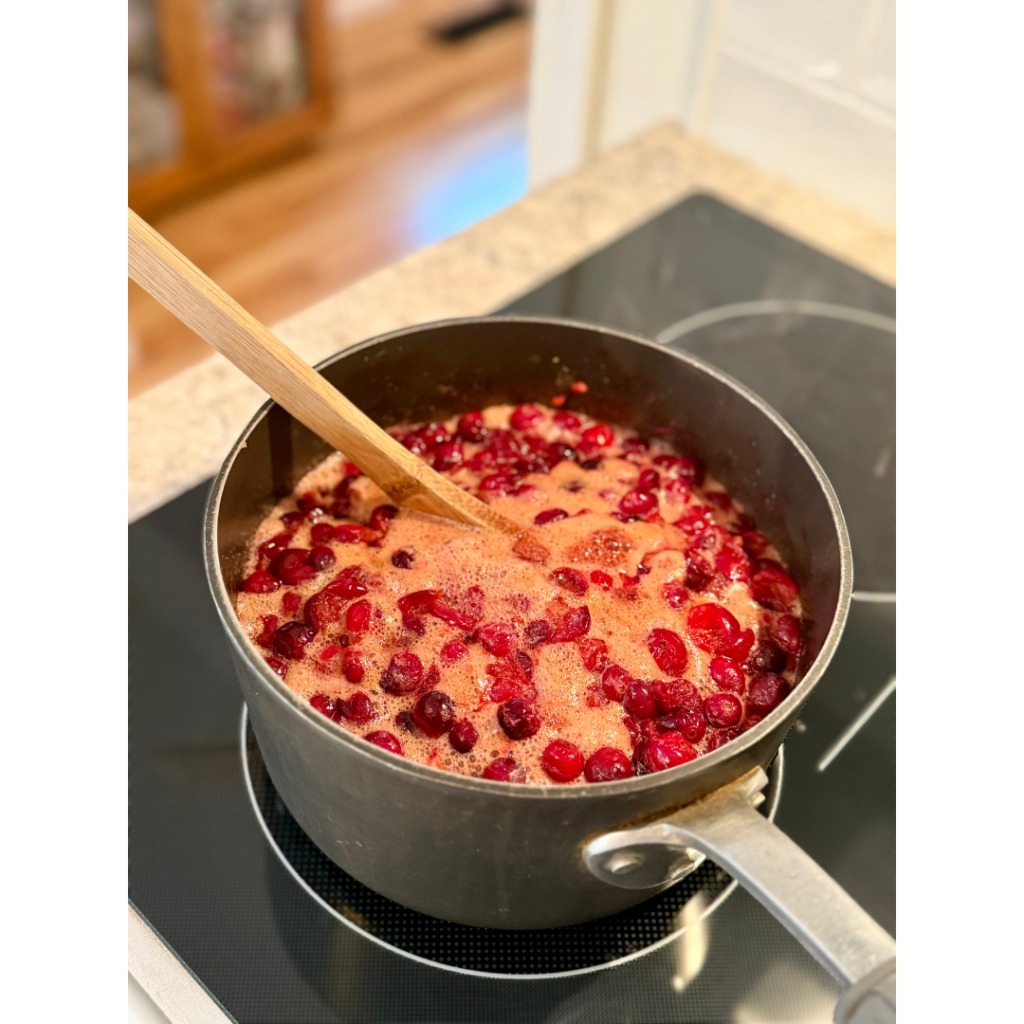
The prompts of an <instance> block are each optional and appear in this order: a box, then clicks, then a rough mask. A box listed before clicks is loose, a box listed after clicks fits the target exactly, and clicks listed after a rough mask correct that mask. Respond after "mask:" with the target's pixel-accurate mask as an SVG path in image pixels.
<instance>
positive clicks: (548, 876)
mask: <svg viewBox="0 0 1024 1024" xmlns="http://www.w3.org/2000/svg"><path fill="white" fill-rule="evenodd" d="M318 369H319V370H320V372H321V373H322V374H323V375H324V376H325V377H326V378H327V379H328V380H330V381H331V382H333V383H334V384H335V385H336V386H337V387H338V388H339V389H340V390H341V391H342V392H343V393H344V394H345V395H347V396H348V397H349V398H351V399H352V400H353V401H354V402H355V403H356V404H357V405H358V406H360V408H362V409H363V410H364V411H365V412H366V413H367V414H368V415H369V416H371V417H372V418H373V419H375V420H376V421H377V422H378V423H380V424H382V425H383V426H389V425H391V424H394V423H399V422H403V421H406V422H408V421H422V420H427V419H443V418H447V417H448V416H450V415H452V414H454V413H458V412H461V411H465V410H466V409H475V408H480V407H482V406H486V405H491V404H494V403H498V402H511V403H519V402H524V401H540V402H543V401H546V400H547V399H548V398H549V397H550V396H552V395H555V394H557V393H559V392H562V391H565V390H566V388H567V386H568V384H570V383H571V382H572V381H575V380H583V381H586V383H587V385H588V388H589V389H588V391H587V393H586V394H585V395H583V396H579V399H578V402H577V405H576V406H575V407H577V408H578V409H580V410H582V411H583V412H586V413H589V414H590V415H593V416H596V417H598V418H600V419H602V420H608V421H611V422H616V423H622V424H628V425H630V426H632V427H633V428H634V429H636V430H637V431H638V432H639V433H640V434H642V435H649V434H651V433H652V432H653V431H654V430H656V429H659V428H666V427H667V428H668V431H669V432H668V440H669V441H671V442H673V443H674V444H675V445H676V446H677V447H678V448H679V449H680V450H681V451H684V452H687V453H689V454H693V455H697V456H699V457H700V458H702V459H703V460H704V461H705V463H706V464H707V466H708V467H709V471H710V472H711V473H713V474H714V475H715V476H716V477H717V478H718V479H719V480H721V481H722V482H723V484H724V485H725V486H726V487H727V488H728V489H729V491H730V493H731V494H733V495H734V496H735V497H736V498H737V499H738V500H740V501H742V502H743V503H744V505H745V506H746V507H747V510H748V511H749V512H750V514H751V515H753V516H754V518H755V519H756V520H757V523H758V527H759V528H760V529H761V530H763V531H764V532H765V533H766V534H767V535H768V537H769V538H770V539H771V540H772V541H773V542H774V543H775V545H776V546H777V547H778V548H779V549H780V551H781V552H782V555H783V557H784V558H785V559H786V561H787V563H788V566H789V567H790V571H791V572H792V574H793V576H794V577H795V578H796V580H797V582H798V583H799V584H800V591H801V596H802V600H803V604H804V609H805V617H806V622H805V641H806V651H805V654H804V655H803V656H802V664H801V671H802V677H801V678H800V680H799V682H798V683H797V685H796V687H795V688H794V690H793V692H792V694H790V696H789V697H788V698H787V699H786V700H785V701H784V702H783V704H782V705H781V706H779V707H778V708H776V709H775V710H774V711H773V712H772V713H771V714H769V715H768V716H767V717H765V718H764V719H763V720H762V721H761V722H759V723H758V724H757V725H756V726H754V728H752V729H750V730H749V731H747V732H745V733H743V734H742V735H741V736H739V737H738V738H737V739H734V740H732V741H731V742H729V743H727V744H725V745H724V746H722V747H720V748H719V749H718V750H715V751H713V752H712V753H710V754H707V755H704V756H702V757H699V758H697V759H696V760H695V761H691V762H690V763H688V764H685V765H681V766H679V767H676V768H672V769H669V770H667V771H663V772H659V773H656V774H651V775H644V776H641V777H637V778H632V779H624V780H621V781H618V782H609V783H601V784H596V785H575V786H530V785H526V786H524V785H514V784H510V783H503V782H492V781H489V780H485V779H476V778H469V777H466V776H461V775H455V774H452V773H449V772H444V771H441V770H438V769H434V768H430V767H427V766H425V765H420V764H416V763H413V762H410V761H406V760H404V759H402V758H399V757H395V756H394V755H392V754H389V753H387V752H385V751H383V750H381V749H379V748H378V747H375V746H373V745H372V744H369V743H366V742H365V741H363V740H361V739H359V738H358V737H356V736H354V735H352V734H350V733H348V732H346V731H345V730H343V729H340V728H338V727H337V726H336V725H334V724H333V723H331V722H330V721H329V720H328V719H326V718H325V717H324V716H323V715H321V714H319V713H318V712H316V711H315V710H314V709H313V708H311V707H310V706H309V705H308V704H306V703H305V702H303V701H301V700H300V699H299V698H298V697H296V696H295V694H293V693H292V691H291V690H289V689H288V687H287V686H286V685H285V684H284V683H283V681H282V680H281V679H280V678H279V677H278V676H277V675H275V674H274V673H273V672H272V671H271V670H270V669H269V668H268V666H267V665H266V663H265V662H264V660H263V657H262V656H261V655H260V653H259V652H258V650H257V649H256V648H255V647H254V646H253V645H252V643H251V642H250V641H249V639H248V638H247V637H246V635H245V633H244V632H243V631H242V629H241V627H240V625H239V623H238V620H237V618H236V616H235V611H234V598H235V595H236V594H237V591H238V587H239V585H240V583H241V579H242V572H243V568H244V562H245V556H246V552H247V548H248V545H249V542H250V539H251V537H252V536H253V533H254V531H255V529H256V526H257V525H258V523H259V522H260V520H261V519H262V518H263V517H264V516H266V515H267V514H268V512H269V511H270V509H271V508H272V506H273V505H274V504H275V502H277V501H278V500H280V498H281V497H283V496H284V495H286V494H288V493H289V492H290V491H291V490H292V488H293V486H294V485H295V483H296V482H297V481H298V479H299V478H300V477H301V476H302V475H303V474H305V473H306V472H308V470H309V469H310V468H312V466H313V465H315V464H316V463H317V462H318V461H319V460H321V459H322V458H323V457H324V456H326V455H327V454H328V449H327V446H326V444H325V442H323V441H322V440H321V439H320V438H318V437H317V436H315V435H314V434H313V433H311V432H310V431H309V430H308V429H307V428H306V427H304V426H302V425H301V424H299V423H298V422H297V421H295V420H293V419H292V418H291V416H290V415H289V414H288V413H286V412H285V411H284V410H283V409H281V408H280V407H279V406H277V405H275V404H274V403H272V402H271V403H268V404H267V405H266V406H264V407H263V408H262V409H261V410H260V411H259V412H258V413H257V415H256V416H255V417H254V419H253V420H252V422H251V423H250V424H249V425H248V427H247V428H246V429H245V431H244V432H243V434H242V436H241V437H240V438H239V439H238V442H237V443H236V444H235V446H234V448H233V449H232V451H231V453H230V454H229V455H228V457H227V459H226V460H225V462H224V466H223V469H222V470H221V472H220V475H219V476H218V478H217V480H216V482H215V484H214V486H213V488H212V490H211V493H210V498H209V502H208V505H207V513H206V538H205V540H206V569H207V574H208V578H209V582H210V587H211V590H212V592H213V596H214V600H215V602H216V606H217V609H218V612H219V614H220V617H221V620H222V622H223V625H224V629H225V631H226V632H227V635H228V638H229V640H230V643H231V649H232V655H233V658H234V662H235V666H236V669H237V673H238V679H239V682H240V684H241V687H242V692H243V695H244V697H245V700H246V703H247V705H248V708H249V714H250V716H251V719H252V724H253V728H254V730H255V733H256V737H257V739H258V741H259V744H260V748H261V750H262V753H263V758H264V760H265V762H266V765H267V769H268V771H269V772H270V775H271V777H272V779H273V781H274V785H275V786H276V788H277V790H278V792H279V793H280V795H281V798H282V799H283V800H284V802H285V804H286V805H287V807H288V809H289V811H290V812H291V813H292V815H293V816H294V817H295V819H296V820H297V821H298V823H299V825H300V826H301V827H302V828H303V829H304V830H305V831H306V833H307V834H308V835H309V836H310V838H311V839H312V840H313V841H314V842H315V843H316V844H317V846H319V847H320V849H321V850H323V851H324V853H325V854H327V856H328V857H330V858H331V859H332V860H333V861H334V862H335V863H336V864H338V865H339V866H340V867H341V868H342V869H343V870H344V871H347V872H348V873H349V874H351V875H352V876H354V877H355V878H356V879H358V880H359V881H360V882H362V883H363V884H364V885H367V886H369V887H370V888H371V889H374V890H375V891H376V892H378V893H380V894H382V895H383V896H386V897H388V898H389V899H392V900H395V901H396V902H398V903H400V904H402V905H404V906H407V907H411V908H412V909H414V910H418V911H421V912H422V913H425V914H430V915H432V916H434V917H439V918H442V919H445V920H449V921H454V922H458V923H460V924H467V925H476V926H480V927H488V928H548V927H557V926H560V925H569V924H577V923H580V922H583V921H587V920H592V919H595V918H598V917H603V916H605V915H608V914H614V913H616V912H618V911H621V910H623V909H625V908H627V907H629V906H632V905H634V904H636V903H639V902H641V901H642V900H644V899H646V898H648V897H649V896H651V895H653V894H654V893H656V892H659V891H661V890H662V889H664V888H666V887H667V886H669V885H672V884H673V883H674V882H676V881H678V880H679V879H680V878H682V877H683V876H684V875H685V874H686V873H688V872H689V871H691V870H693V868H694V866H695V864H696V863H698V862H699V860H700V858H701V857H702V856H705V855H706V856H708V857H710V858H711V859H712V860H714V861H715V863H717V864H719V865H720V866H721V867H722V868H724V869H725V870H727V871H728V872H730V873H731V874H732V875H734V876H735V877H736V878H737V879H739V881H740V883H741V884H742V885H744V886H745V887H746V888H747V889H748V890H749V891H750V892H751V893H752V894H753V895H754V896H756V897H757V898H758V899H759V900H761V902H762V903H764V905H765V906H766V907H767V908H768V909H769V910H770V911H771V912H772V913H773V914H775V915H776V916H777V917H778V918H779V919H780V920H781V921H782V922H783V923H784V924H785V925H786V927H787V928H789V929H790V930H791V931H792V933H793V934H794V935H795V936H796V937H797V938H798V939H800V941H801V942H802V943H803V944H804V945H805V946H806V947H807V949H808V950H810V952H811V953H812V954H813V955H814V956H816V957H817V958H818V959H819V960H820V961H821V963H823V964H824V965H825V967H827V968H828V969H829V970H830V971H831V972H832V973H834V974H835V975H836V976H837V977H838V978H840V980H841V981H843V982H844V983H845V984H846V985H848V986H850V988H849V990H848V992H847V994H846V995H845V996H844V998H843V1000H842V1001H841V1003H840V1008H839V1010H838V1011H837V1019H841V1020H853V1019H855V1017H854V1016H853V1015H857V1019H859V1015H860V1014H864V1013H870V1012H874V1013H876V1015H877V1014H882V1013H890V1014H891V1015H894V1013H895V951H896V946H895V942H894V940H893V939H892V938H891V937H890V936H889V935H888V934H887V933H886V932H885V931H884V930H883V929H882V928H881V927H880V926H879V925H878V924H877V923H876V922H875V921H874V920H873V919H872V918H871V917H870V916H869V915H868V914H867V913H866V912H865V911H863V910H862V909H861V908H860V907H859V906H858V905H857V904H856V903H855V902H854V901H853V900H852V899H851V898H850V897H849V896H848V895H847V894H846V893H845V892H844V891H843V890H842V889H841V888H840V887H839V886H838V885H837V884H836V883H835V882H834V881H833V880H832V879H831V878H829V877H828V875H827V874H826V873H825V872H824V871H823V870H822V869H821V868H820V867H818V865H817V864H815V863H814V861H813V860H812V859H811V858H810V857H808V856H807V855H806V854H805V853H804V852H803V851H802V850H801V849H800V848H799V847H798V846H797V845H796V844H795V843H793V842H792V841H791V840H790V839H788V838H787V837H786V836H785V835H784V834H783V833H782V832H781V831H779V830H778V829H777V828H775V826H774V825H772V824H771V823H770V822H768V820H767V819H766V818H765V817H763V816H762V815H761V814H760V813H758V812H757V810H756V809H755V808H756V805H757V803H758V800H759V795H760V790H761V788H762V787H763V786H764V784H765V781H766V777H765V774H764V768H765V767H766V766H767V765H769V764H770V763H771V760H772V758H773V757H774V756H775V754H776V752H777V751H778V749H779V746H780V745H781V744H782V742H783V740H784V739H785V736H786V733H787V732H788V731H789V729H790V727H791V726H792V725H793V723H794V722H795V720H796V718H797V715H798V714H799V712H800V708H801V706H802V705H803V704H804V702H805V701H806V700H807V699H808V697H810V696H811V693H812V691H813V690H814V687H815V685H816V684H817V682H818V680H819V679H820V678H821V675H822V673H823V672H824V671H825V668H826V666H827V665H828V663H829V660H830V659H831V657H832V655H833V653H834V651H835V649H836V646H837V644H838V642H839V637H840V634H841V633H842V629H843V625H844V623H845V620H846V615H847V610H848V607H849V603H850V594H851V589H852V572H853V570H852V560H851V554H850V544H849V538H848V536H847V531H846V526H845V523H844V521H843V516H842V512H841V511H840V508H839V505H838V502H837V500H836V497H835V494H834V493H833V490H832V487H831V485H830V484H829V482H828V480H827V479H826V477H825V475H824V473H823V472H822V470H821V467H820V466H819V465H818V463H817V461H816V460H815V458H814V456H813V455H812V454H811V452H810V451H809V450H808V449H807V447H806V445H805V444H804V443H803V442H802V441H801V440H800V438H799V437H798V436H797V435H796V434H795V433H794V431H793V430H792V429H791V428H790V427H789V426H788V425H787V424H786V423H785V421H784V420H782V419H781V417H779V416H778V414H777V413H775V412H774V411H773V410H772V409H771V408H769V407H768V406H767V405H766V404H765V403H764V402H763V401H761V399H759V398H758V397H757V396H756V395H755V394H753V393H752V392H751V391H750V390H749V389H747V388H746V387H744V386H743V385H742V384H740V383H738V382H737V381H735V380H734V379H732V378H730V377H729V376H727V375H726V374H724V373H722V372H721V371H719V370H717V369H715V368H714V367H712V366H710V365H708V364H706V363H704V362H702V361H701V360H699V359H697V358H695V357H693V356H690V355H688V354H686V353H682V352H676V351H672V350H670V349H666V348H663V347H661V346H660V345H657V344H654V343H652V342H649V341H646V340H644V339H642V338H637V337H633V336H630V335H628V334H624V333H621V332H618V331H614V330H610V329H606V328H603V327H597V326H591V325H586V324H581V323H578V322H570V321H563V320H555V319H540V318H532V317H487V318H479V319H466V320H451V321H445V322H440V323H434V324H426V325H423V326H418V327H412V328H409V329H407V330H402V331H396V332H394V333H391V334H387V335H384V336H381V337H378V338H373V339H370V340H369V341H366V342H363V343H362V344H359V345H356V346H354V347H352V348H349V349H346V350H345V351H344V352H342V353H339V354H338V355H336V356H334V357H333V358H331V359H328V360H326V361H325V362H324V363H322V364H321V365H320V366H319V367H318ZM574 401H575V399H574ZM865 1019H866V1018H865ZM879 1019H884V1017H880V1018H879Z"/></svg>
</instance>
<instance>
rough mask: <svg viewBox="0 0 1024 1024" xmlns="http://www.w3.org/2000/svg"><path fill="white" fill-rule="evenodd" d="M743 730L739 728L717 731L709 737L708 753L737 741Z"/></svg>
mask: <svg viewBox="0 0 1024 1024" xmlns="http://www.w3.org/2000/svg"><path fill="white" fill-rule="evenodd" d="M742 733H743V730H742V729H739V728H733V729H716V730H715V731H714V732H713V733H712V734H711V735H710V736H709V737H708V753H709V754H710V753H711V751H712V750H717V749H718V748H719V747H721V746H722V745H723V744H726V743H728V742H729V741H730V740H734V739H736V737H737V736H740V735H742Z"/></svg>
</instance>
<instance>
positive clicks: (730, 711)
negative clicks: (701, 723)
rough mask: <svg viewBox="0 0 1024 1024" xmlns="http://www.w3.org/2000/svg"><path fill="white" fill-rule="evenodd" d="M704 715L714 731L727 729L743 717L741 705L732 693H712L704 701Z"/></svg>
mask: <svg viewBox="0 0 1024 1024" xmlns="http://www.w3.org/2000/svg"><path fill="white" fill-rule="evenodd" d="M704 714H705V715H707V719H708V722H710V723H711V725H712V726H714V728H716V729H729V728H731V727H732V726H734V725H738V724H739V720H740V719H741V718H742V717H743V704H742V702H741V701H740V699H739V697H737V696H736V695H735V694H732V693H713V694H711V696H710V697H708V698H707V700H705V701H704Z"/></svg>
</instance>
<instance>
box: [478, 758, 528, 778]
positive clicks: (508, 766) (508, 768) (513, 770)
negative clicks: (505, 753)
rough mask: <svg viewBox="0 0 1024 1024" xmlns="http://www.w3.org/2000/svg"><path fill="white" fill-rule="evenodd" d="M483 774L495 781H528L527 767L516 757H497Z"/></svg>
mask: <svg viewBox="0 0 1024 1024" xmlns="http://www.w3.org/2000/svg"><path fill="white" fill-rule="evenodd" d="M481 774H482V776H483V778H485V779H491V780H492V781H494V782H526V769H525V768H523V767H522V765H519V764H516V759H515V758H514V757H499V758H496V759H495V760H494V761H492V762H491V763H490V764H489V765H488V766H487V767H486V768H485V769H484V770H483V772H482V773H481Z"/></svg>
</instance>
